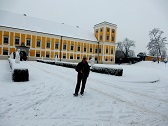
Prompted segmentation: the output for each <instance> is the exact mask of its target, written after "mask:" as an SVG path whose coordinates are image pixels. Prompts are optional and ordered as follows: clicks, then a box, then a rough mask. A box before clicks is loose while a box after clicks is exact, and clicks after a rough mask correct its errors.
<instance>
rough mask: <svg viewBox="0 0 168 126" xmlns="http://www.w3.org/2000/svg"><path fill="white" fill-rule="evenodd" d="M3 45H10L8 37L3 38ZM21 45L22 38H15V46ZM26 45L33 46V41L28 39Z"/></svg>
mask: <svg viewBox="0 0 168 126" xmlns="http://www.w3.org/2000/svg"><path fill="white" fill-rule="evenodd" d="M3 43H4V44H8V43H9V37H8V36H4V38H3ZM19 43H20V38H17V37H16V38H15V45H19ZM26 45H27V46H31V40H30V39H26Z"/></svg>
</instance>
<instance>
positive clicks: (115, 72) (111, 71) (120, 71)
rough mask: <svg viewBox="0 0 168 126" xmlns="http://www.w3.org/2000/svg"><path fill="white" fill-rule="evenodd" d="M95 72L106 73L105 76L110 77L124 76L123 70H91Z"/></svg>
mask: <svg viewBox="0 0 168 126" xmlns="http://www.w3.org/2000/svg"><path fill="white" fill-rule="evenodd" d="M91 70H92V71H93V72H97V73H105V74H110V75H115V76H122V74H123V69H121V68H105V67H97V66H96V67H94V66H93V67H92V69H91Z"/></svg>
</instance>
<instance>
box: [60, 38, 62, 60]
mask: <svg viewBox="0 0 168 126" xmlns="http://www.w3.org/2000/svg"><path fill="white" fill-rule="evenodd" d="M61 53H62V36H61V42H60V62H61V57H62V54H61Z"/></svg>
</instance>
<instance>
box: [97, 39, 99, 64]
mask: <svg viewBox="0 0 168 126" xmlns="http://www.w3.org/2000/svg"><path fill="white" fill-rule="evenodd" d="M97 51H98V57H97V64H98V63H99V41H98V50H97Z"/></svg>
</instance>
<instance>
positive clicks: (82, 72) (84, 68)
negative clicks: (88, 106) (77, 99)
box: [73, 56, 90, 96]
mask: <svg viewBox="0 0 168 126" xmlns="http://www.w3.org/2000/svg"><path fill="white" fill-rule="evenodd" d="M76 71H77V72H78V77H77V84H76V88H75V93H74V94H73V95H74V96H78V92H79V89H80V84H81V81H82V88H81V91H80V94H81V95H83V93H84V90H85V84H86V81H87V78H88V76H89V72H90V66H89V64H88V62H87V60H86V56H83V59H82V61H81V62H79V63H78V65H77V66H76Z"/></svg>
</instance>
